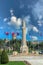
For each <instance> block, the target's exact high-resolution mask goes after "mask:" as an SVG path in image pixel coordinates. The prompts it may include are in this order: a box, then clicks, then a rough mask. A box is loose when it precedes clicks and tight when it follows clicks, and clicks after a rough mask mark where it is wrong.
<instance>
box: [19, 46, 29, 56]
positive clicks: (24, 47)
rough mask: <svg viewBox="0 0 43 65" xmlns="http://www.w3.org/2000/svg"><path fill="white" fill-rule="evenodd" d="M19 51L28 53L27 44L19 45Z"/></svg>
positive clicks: (24, 53)
mask: <svg viewBox="0 0 43 65" xmlns="http://www.w3.org/2000/svg"><path fill="white" fill-rule="evenodd" d="M20 53H21V54H23V55H28V47H27V45H24V46H21V47H20Z"/></svg>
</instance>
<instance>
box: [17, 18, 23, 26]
mask: <svg viewBox="0 0 43 65" xmlns="http://www.w3.org/2000/svg"><path fill="white" fill-rule="evenodd" d="M21 23H22V20H21V19H20V18H18V19H17V25H18V26H20V25H21Z"/></svg>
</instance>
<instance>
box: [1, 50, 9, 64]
mask: <svg viewBox="0 0 43 65" xmlns="http://www.w3.org/2000/svg"><path fill="white" fill-rule="evenodd" d="M8 61H9V59H8V55H7V53H6V51H5V50H3V51H2V54H1V64H6V63H8Z"/></svg>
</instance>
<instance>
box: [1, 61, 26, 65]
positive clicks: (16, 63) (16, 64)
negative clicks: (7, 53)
mask: <svg viewBox="0 0 43 65" xmlns="http://www.w3.org/2000/svg"><path fill="white" fill-rule="evenodd" d="M0 65H26V64H25V63H24V62H22V61H19V62H18V61H15V62H14V61H13V62H12V61H11V62H9V63H7V64H0Z"/></svg>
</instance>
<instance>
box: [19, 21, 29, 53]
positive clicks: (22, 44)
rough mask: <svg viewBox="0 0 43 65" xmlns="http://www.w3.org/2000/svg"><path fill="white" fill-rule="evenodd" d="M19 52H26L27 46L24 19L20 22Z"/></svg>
mask: <svg viewBox="0 0 43 65" xmlns="http://www.w3.org/2000/svg"><path fill="white" fill-rule="evenodd" d="M20 52H21V53H28V47H27V44H26V24H25V21H23V22H22V43H21V47H20Z"/></svg>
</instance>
